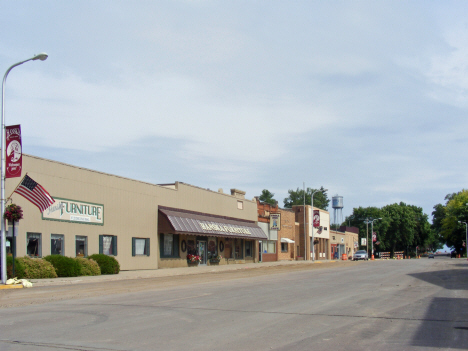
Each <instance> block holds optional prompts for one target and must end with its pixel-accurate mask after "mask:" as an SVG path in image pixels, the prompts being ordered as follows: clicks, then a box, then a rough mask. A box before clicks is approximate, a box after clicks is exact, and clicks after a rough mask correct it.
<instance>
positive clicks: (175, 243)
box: [159, 233, 180, 258]
mask: <svg viewBox="0 0 468 351" xmlns="http://www.w3.org/2000/svg"><path fill="white" fill-rule="evenodd" d="M168 234H169V235H172V254H171V255H165V254H164V235H168ZM179 242H180V235H179V234H173V233H160V234H159V257H160V258H180V249H179Z"/></svg>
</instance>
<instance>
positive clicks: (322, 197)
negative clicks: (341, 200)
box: [284, 186, 330, 211]
mask: <svg viewBox="0 0 468 351" xmlns="http://www.w3.org/2000/svg"><path fill="white" fill-rule="evenodd" d="M315 191H317V189H312V188H307V189H306V192H305V204H306V205H311V196H312V193H314V192H315ZM288 194H289V196H288V197H287V198H285V199H284V207H285V208H292V207H293V206H295V205H299V206H301V205H304V190H303V189H299V188H297V190H288ZM329 203H330V200H329V199H328V195H327V190H325V188H324V187H323V186H322V187H320V189H318V192H316V193H315V195H314V207H317V208H321V209H322V210H325V211H327V210H328V204H329Z"/></svg>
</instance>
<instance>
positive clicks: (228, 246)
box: [224, 238, 233, 258]
mask: <svg viewBox="0 0 468 351" xmlns="http://www.w3.org/2000/svg"><path fill="white" fill-rule="evenodd" d="M232 256H233V255H232V239H230V238H226V239H224V257H226V258H233V257H232Z"/></svg>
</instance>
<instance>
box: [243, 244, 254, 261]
mask: <svg viewBox="0 0 468 351" xmlns="http://www.w3.org/2000/svg"><path fill="white" fill-rule="evenodd" d="M247 246H250V255H249V254H247ZM253 248H254V242H253V241H252V240H245V241H244V250H245V257H253V256H254V253H253Z"/></svg>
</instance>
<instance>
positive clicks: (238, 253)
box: [234, 239, 244, 260]
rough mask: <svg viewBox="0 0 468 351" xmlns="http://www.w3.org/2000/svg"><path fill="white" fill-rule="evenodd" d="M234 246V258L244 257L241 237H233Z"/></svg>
mask: <svg viewBox="0 0 468 351" xmlns="http://www.w3.org/2000/svg"><path fill="white" fill-rule="evenodd" d="M234 247H235V252H236V259H237V260H239V259H243V258H244V240H243V239H234Z"/></svg>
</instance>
